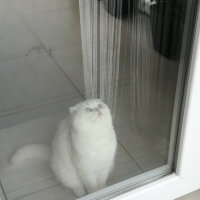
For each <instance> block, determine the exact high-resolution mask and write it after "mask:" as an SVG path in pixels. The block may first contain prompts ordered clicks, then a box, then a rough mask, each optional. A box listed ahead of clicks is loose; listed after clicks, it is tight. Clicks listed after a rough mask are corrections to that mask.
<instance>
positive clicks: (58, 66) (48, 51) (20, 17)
mask: <svg viewBox="0 0 200 200" xmlns="http://www.w3.org/2000/svg"><path fill="white" fill-rule="evenodd" d="M8 3H9V5H10V7H11V8H12V9H13V10H14V12H15V14H16V15H17V16H18V17H19V19H20V20H21V22H22V23H23V24H24V26H25V27H26V28H27V30H28V31H29V32H30V34H31V35H32V36H33V37H34V38H35V39H36V40H37V41H38V43H39V45H40V46H41V48H42V49H43V50H45V52H46V53H47V55H48V56H49V57H50V58H51V59H52V61H53V62H54V64H55V65H56V66H57V69H59V70H60V72H61V73H62V74H63V75H64V76H65V77H66V78H67V80H68V81H69V82H70V83H71V84H72V86H74V88H75V90H76V91H77V92H78V93H79V95H81V97H82V98H83V99H85V96H84V95H83V94H82V93H81V91H80V90H79V89H78V87H77V86H76V85H75V84H74V82H73V81H72V80H71V78H70V77H69V76H68V74H67V73H65V72H64V70H63V69H62V68H61V67H60V65H59V64H58V63H57V61H56V60H55V58H54V57H53V56H52V54H51V49H50V50H48V49H47V48H46V46H45V45H44V44H43V42H42V41H41V40H40V38H39V37H38V36H37V34H35V32H34V31H33V30H32V29H31V27H30V26H29V25H28V24H27V23H26V20H24V19H23V16H21V15H20V14H19V12H18V11H17V10H16V9H15V7H14V6H13V5H12V3H11V2H10V0H9V1H8Z"/></svg>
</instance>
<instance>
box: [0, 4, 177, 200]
mask: <svg viewBox="0 0 200 200" xmlns="http://www.w3.org/2000/svg"><path fill="white" fill-rule="evenodd" d="M164 62H167V61H165V60H164ZM166 65H167V64H165V65H163V68H165V67H166ZM170 66H171V65H170ZM82 69H83V67H82V54H81V40H80V25H79V15H78V0H56V1H55V0H42V1H41V0H0V96H1V99H0V181H1V183H2V187H3V191H4V192H5V195H6V199H8V200H35V199H38V200H46V199H48V200H62V199H63V200H64V199H66V198H67V200H70V199H74V198H75V197H74V196H73V194H72V193H71V192H70V191H69V190H67V189H66V188H64V187H63V186H62V185H60V184H59V183H58V182H57V181H56V180H55V178H54V176H53V173H52V171H51V170H50V167H49V163H48V162H43V161H38V162H34V163H27V164H24V165H23V166H17V167H13V166H10V165H9V158H10V156H11V155H12V153H13V152H15V150H16V149H17V148H18V147H21V146H23V145H26V144H31V143H44V144H50V143H51V138H52V136H53V134H54V133H55V130H56V127H57V125H58V123H59V121H60V120H61V119H62V118H63V117H64V116H66V115H67V113H68V108H69V107H70V106H71V105H74V104H75V103H77V102H79V101H81V100H83V99H84V87H83V85H84V84H83V70H82ZM120 70H121V69H120ZM173 70H174V68H172V67H171V68H170V67H169V68H167V70H165V69H163V70H161V72H163V74H166V73H168V75H169V77H172V78H171V80H168V81H167V83H168V84H169V85H168V87H167V88H168V89H166V88H165V90H164V92H163V93H162V91H163V90H162V89H163V87H164V86H163V84H162V83H163V82H164V83H166V80H165V76H164V75H163V74H162V73H161V78H160V84H159V88H158V89H159V92H160V97H159V98H160V101H161V102H162V103H161V104H160V105H159V106H160V107H159V108H160V109H161V111H162V112H160V113H161V114H162V117H161V118H162V119H163V121H162V120H160V121H159V124H158V126H154V127H150V126H149V125H148V124H145V122H142V123H143V125H142V127H143V130H142V131H141V130H138V129H135V127H133V121H132V117H131V112H130V107H131V105H130V99H131V97H130V82H129V81H127V82H126V84H124V85H122V86H123V89H121V88H120V90H119V91H120V92H119V97H118V109H117V113H116V118H115V127H116V133H117V136H118V151H117V156H116V164H115V167H114V170H113V172H112V174H111V175H110V178H109V180H108V184H114V183H116V182H119V181H121V180H125V179H127V178H130V177H133V176H135V175H138V174H141V173H142V172H144V171H148V170H150V169H153V168H156V167H159V166H161V165H163V164H165V163H166V158H167V156H166V155H167V151H168V137H167V136H168V131H169V127H170V122H169V117H170V113H171V111H170V110H168V109H167V108H168V106H169V105H171V103H172V102H173V101H172V100H173V95H172V93H173V90H172V87H173V85H174V82H173V81H174V74H175V73H173V72H174V71H173ZM121 74H122V73H120V80H122V79H123V77H122V76H121ZM124 78H125V79H126V80H127V79H129V78H130V72H129V71H125V76H124ZM145 81H146V83H147V84H146V86H145V87H146V89H147V90H148V89H149V88H148V87H150V86H151V85H150V80H149V78H148V76H147V77H145ZM170 84H171V85H170ZM168 104H169V105H168ZM163 113H165V114H166V116H165V114H163ZM157 117H158V118H159V116H157ZM152 119H153V120H154V117H152ZM166 122H167V123H166ZM155 130H156V131H155ZM161 132H162V134H160V133H161ZM155 138H156V139H155ZM159 144H161V145H159ZM3 191H2V188H0V198H2V199H3V200H4V193H3Z"/></svg>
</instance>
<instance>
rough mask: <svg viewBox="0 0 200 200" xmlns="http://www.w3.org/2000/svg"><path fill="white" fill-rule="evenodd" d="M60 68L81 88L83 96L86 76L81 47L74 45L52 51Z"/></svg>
mask: <svg viewBox="0 0 200 200" xmlns="http://www.w3.org/2000/svg"><path fill="white" fill-rule="evenodd" d="M52 55H53V57H54V58H55V59H56V61H57V62H58V64H59V65H60V67H61V68H62V69H63V70H64V72H65V73H66V74H67V75H68V76H69V77H70V79H71V80H72V81H73V83H74V84H75V85H76V86H77V87H78V88H79V90H80V91H81V93H82V94H84V93H85V89H84V74H83V60H82V47H81V45H74V46H71V47H67V48H62V49H56V50H54V51H52Z"/></svg>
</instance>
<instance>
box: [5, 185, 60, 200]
mask: <svg viewBox="0 0 200 200" xmlns="http://www.w3.org/2000/svg"><path fill="white" fill-rule="evenodd" d="M60 185H61V184H60V183H58V184H57V185H52V186H50V187H47V188H44V189H41V190H38V191H36V192H31V193H29V194H25V195H22V196H20V197H17V198H14V199H12V200H20V199H23V198H24V197H28V196H32V195H34V194H37V193H40V192H43V191H45V190H49V189H51V188H54V187H58V186H60ZM6 200H8V199H6Z"/></svg>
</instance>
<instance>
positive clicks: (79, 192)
mask: <svg viewBox="0 0 200 200" xmlns="http://www.w3.org/2000/svg"><path fill="white" fill-rule="evenodd" d="M72 191H73V193H74V194H75V195H76V196H77V197H83V196H85V195H86V193H85V190H84V188H82V187H79V188H74V189H73V190H72Z"/></svg>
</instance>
